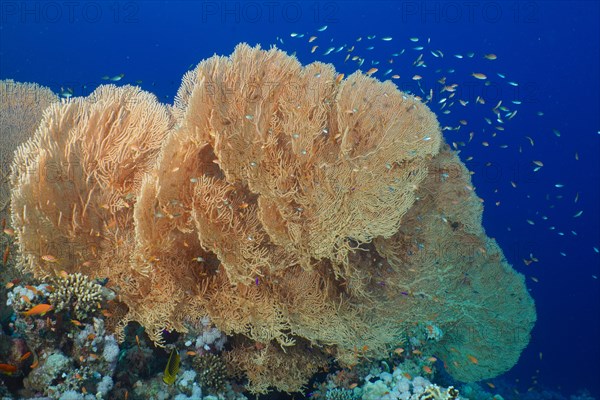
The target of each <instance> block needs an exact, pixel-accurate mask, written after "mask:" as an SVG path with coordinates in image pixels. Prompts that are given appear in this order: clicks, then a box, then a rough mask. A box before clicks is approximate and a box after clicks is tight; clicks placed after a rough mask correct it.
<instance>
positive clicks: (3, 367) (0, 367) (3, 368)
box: [0, 364, 17, 375]
mask: <svg viewBox="0 0 600 400" xmlns="http://www.w3.org/2000/svg"><path fill="white" fill-rule="evenodd" d="M15 372H17V367H15V366H14V365H12V364H0V373H2V374H5V375H12V374H14V373H15Z"/></svg>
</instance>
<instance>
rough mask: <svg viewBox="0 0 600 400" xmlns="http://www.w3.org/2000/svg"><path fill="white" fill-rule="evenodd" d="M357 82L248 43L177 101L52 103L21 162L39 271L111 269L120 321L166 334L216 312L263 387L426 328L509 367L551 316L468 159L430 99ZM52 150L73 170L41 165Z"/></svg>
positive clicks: (294, 386)
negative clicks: (47, 173) (541, 312)
mask: <svg viewBox="0 0 600 400" xmlns="http://www.w3.org/2000/svg"><path fill="white" fill-rule="evenodd" d="M340 78H341V77H340V76H338V75H336V73H335V71H334V69H333V68H332V66H330V65H325V64H321V63H314V64H310V65H308V66H305V67H303V66H301V65H300V64H299V63H298V62H297V60H296V59H294V58H293V57H289V56H287V55H286V54H284V53H283V52H281V51H278V50H276V49H271V50H268V51H264V50H261V49H260V48H250V47H249V46H247V45H240V46H238V47H237V48H236V50H235V52H234V53H233V54H232V55H231V56H230V57H228V58H224V57H216V56H215V57H212V58H210V59H208V60H206V61H204V62H202V63H201V64H200V65H198V67H197V68H196V69H195V70H194V71H191V72H189V73H188V74H186V76H185V77H184V80H183V83H182V87H181V89H180V91H179V93H178V97H177V99H176V102H175V106H174V107H173V108H172V109H171V110H170V111H168V110H167V108H166V107H164V106H162V105H159V104H158V103H157V102H156V100H155V98H154V97H153V96H151V95H149V94H147V93H144V92H141V91H140V90H139V89H135V88H131V87H124V88H115V87H112V86H107V87H100V88H99V89H98V90H97V91H96V92H94V94H93V95H92V96H91V99H92V100H94V101H92V102H89V101H86V100H83V99H75V100H73V101H71V102H69V103H67V104H63V105H59V106H53V107H52V108H51V109H50V111H49V112H47V114H46V117H45V118H44V120H43V121H42V125H41V126H40V129H39V130H38V131H37V133H36V135H35V137H34V138H33V139H32V140H31V141H30V142H28V143H27V144H26V145H24V146H23V147H21V148H20V149H19V152H18V154H17V157H16V160H15V164H14V168H13V171H14V173H13V183H14V186H15V189H14V192H13V204H14V208H13V220H14V221H15V224H16V229H17V233H18V238H19V244H20V247H21V250H22V252H23V254H24V256H25V260H26V261H27V266H28V267H29V268H30V269H31V270H33V271H34V272H36V274H38V275H44V274H49V273H51V272H53V271H54V272H56V270H57V269H58V266H60V268H61V269H65V270H66V271H68V272H77V271H80V272H82V273H86V274H89V275H91V276H107V277H109V278H110V280H109V284H111V285H112V286H113V288H114V289H115V290H118V291H119V297H118V298H119V300H120V301H121V302H122V304H123V308H122V309H121V310H122V311H123V312H122V313H121V314H119V315H120V318H121V319H120V324H119V327H120V328H121V329H122V328H123V326H124V325H125V324H126V323H127V322H128V321H132V320H134V321H138V322H139V323H140V324H142V325H143V326H145V327H146V328H147V330H148V333H149V336H150V337H151V339H153V340H154V341H155V342H157V343H158V344H160V343H161V332H162V331H163V329H169V330H173V329H174V330H178V331H185V329H186V328H185V322H186V320H189V319H192V320H194V319H199V318H202V317H203V316H205V315H208V316H209V317H210V320H211V321H213V323H214V324H215V326H216V327H217V328H218V329H219V330H220V331H222V332H224V333H225V334H227V335H230V336H234V337H236V341H235V345H234V348H233V350H231V351H230V352H228V353H227V356H226V357H227V360H228V363H229V365H230V366H231V367H232V368H233V369H234V370H236V371H238V372H241V373H243V374H245V375H246V376H247V377H248V378H249V381H250V382H249V388H250V389H251V390H252V391H254V392H266V391H267V390H268V388H269V387H275V388H277V389H279V390H285V391H295V390H299V389H300V388H301V387H302V386H303V384H304V383H306V381H307V380H308V379H309V377H310V376H311V375H312V374H313V373H314V372H316V371H317V370H318V369H319V368H321V367H323V366H324V365H326V362H327V359H328V357H329V356H330V355H331V356H334V357H335V358H336V360H337V361H338V362H339V363H340V364H341V365H343V366H351V365H353V364H355V363H356V362H357V361H358V360H359V359H360V358H362V357H368V358H372V357H383V356H384V355H386V354H388V352H389V350H390V349H393V348H394V347H395V346H397V345H398V344H400V343H402V341H403V340H405V339H406V335H407V332H408V331H410V330H411V329H412V328H413V327H414V326H415V324H429V325H431V326H432V327H435V328H436V329H439V332H443V335H441V334H440V335H437V336H436V339H437V341H435V340H432V341H430V342H431V343H429V345H430V346H432V347H433V348H434V349H435V351H436V354H439V356H440V358H442V360H444V361H445V362H446V364H447V366H448V369H449V371H450V372H451V373H452V374H453V375H454V376H455V377H458V378H460V379H464V380H471V379H482V378H485V377H490V376H494V375H497V374H498V373H501V372H503V371H505V370H506V369H508V368H510V367H511V366H512V365H513V364H514V363H515V362H516V360H517V357H518V355H519V353H520V351H521V349H522V348H523V347H524V346H525V345H526V343H527V341H528V335H529V331H530V329H531V327H532V324H533V322H534V321H535V311H534V308H533V302H532V300H531V298H530V297H529V295H528V294H527V292H526V289H525V286H524V283H523V279H522V278H521V277H520V276H519V275H518V274H516V273H515V272H514V271H513V270H512V269H511V268H510V266H509V265H508V264H507V263H506V261H505V260H504V258H503V255H502V252H501V250H500V249H499V247H498V246H497V244H496V243H495V242H494V241H492V240H490V239H488V238H487V237H486V236H485V233H484V231H483V229H482V227H481V211H482V208H481V204H480V201H479V199H478V198H477V197H476V196H475V194H474V193H473V189H472V187H471V186H470V185H471V184H470V177H469V174H468V171H467V170H466V168H465V167H464V165H463V164H462V163H461V162H460V161H459V159H458V158H457V157H456V155H455V154H454V153H452V152H451V151H450V150H449V149H447V148H446V147H444V146H443V144H442V137H441V133H440V129H439V126H438V124H437V121H436V119H435V116H434V115H433V113H431V111H429V110H428V109H427V107H426V106H425V105H423V104H422V103H420V102H419V101H418V99H416V98H414V97H412V96H409V95H406V94H403V93H402V92H400V91H398V90H397V88H396V87H395V86H394V85H393V84H392V83H390V82H386V83H381V82H378V81H377V80H375V79H372V78H370V77H368V76H365V75H363V74H361V73H360V72H358V73H355V74H353V75H351V76H349V77H348V78H346V79H340ZM175 120H176V123H175ZM49 162H54V163H56V164H57V165H64V164H65V162H66V164H67V167H64V168H62V169H61V174H60V176H67V177H72V178H71V179H70V180H68V182H64V181H63V180H56V181H53V182H50V181H48V180H47V179H44V177H42V176H41V170H40V168H39V167H36V166H44V165H46V164H48V163H49ZM24 170H27V171H29V172H30V173H28V174H25V173H24V172H23V171H24ZM33 178H37V179H39V183H37V184H34V183H33ZM59 198H60V199H61V201H60V202H59V201H58V199H59ZM37 199H44V200H45V202H44V201H38V200H37ZM50 243H58V244H57V245H56V248H57V252H56V253H53V252H46V251H45V249H46V248H47V247H48V246H49V244H50ZM65 252H69V254H72V255H73V257H65V256H64V253H65ZM48 254H49V255H51V256H52V257H44V255H48ZM49 260H50V261H49ZM499 280H501V281H502V282H503V285H501V287H498V285H497V282H498V281H499ZM516 328H519V329H521V331H520V332H522V333H523V334H522V335H521V336H520V337H519V338H517V339H516V340H515V339H514V338H513V337H511V336H510V335H509V334H508V332H514V331H515V329H516ZM432 329H433V328H432ZM499 350H500V351H499ZM473 360H476V361H473Z"/></svg>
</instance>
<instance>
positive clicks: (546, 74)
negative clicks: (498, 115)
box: [0, 1, 600, 397]
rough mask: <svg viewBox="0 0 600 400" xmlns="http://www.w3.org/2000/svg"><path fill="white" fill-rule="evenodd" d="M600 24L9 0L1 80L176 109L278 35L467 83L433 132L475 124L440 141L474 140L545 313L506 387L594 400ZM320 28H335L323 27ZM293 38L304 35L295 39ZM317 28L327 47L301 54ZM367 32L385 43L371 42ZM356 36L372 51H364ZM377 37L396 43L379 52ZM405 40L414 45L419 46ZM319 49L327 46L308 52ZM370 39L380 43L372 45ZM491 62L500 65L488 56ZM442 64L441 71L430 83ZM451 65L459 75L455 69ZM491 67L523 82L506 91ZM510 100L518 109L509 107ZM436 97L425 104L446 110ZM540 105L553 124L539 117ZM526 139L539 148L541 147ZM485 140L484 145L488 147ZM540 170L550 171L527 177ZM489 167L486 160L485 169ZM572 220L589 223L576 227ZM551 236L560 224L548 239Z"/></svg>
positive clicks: (507, 12) (536, 8)
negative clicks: (214, 68)
mask: <svg viewBox="0 0 600 400" xmlns="http://www.w3.org/2000/svg"><path fill="white" fill-rule="evenodd" d="M598 21H600V12H599V6H598V3H597V2H595V1H575V2H565V1H536V2H525V1H522V2H508V1H507V2H494V1H489V2H488V1H470V2H467V1H464V2H437V1H428V2H421V1H402V2H391V1H390V2H368V3H367V2H334V1H332V2H324V1H323V2H306V3H299V2H294V1H289V2H288V1H283V2H282V1H272V2H228V3H223V2H191V1H185V2H159V1H143V2H142V1H132V2H112V1H105V2H104V1H103V2H98V1H71V2H53V1H46V2H21V1H2V2H1V3H0V79H8V78H10V79H14V80H17V81H33V82H38V83H40V84H42V85H46V86H50V87H51V88H52V89H53V90H55V91H57V92H59V91H60V88H61V87H63V88H67V87H71V88H73V90H74V92H75V95H85V94H87V93H89V92H90V91H91V90H93V88H94V87H96V86H97V85H98V84H100V83H105V81H102V80H101V77H102V76H104V75H109V76H114V75H117V74H120V73H124V74H125V77H124V78H123V80H122V81H121V82H119V84H122V83H133V82H135V81H136V80H141V81H142V84H141V86H142V87H143V88H144V89H146V90H149V91H152V92H154V93H155V94H156V95H157V96H159V98H160V99H161V100H162V101H165V102H171V101H172V98H173V96H174V94H175V93H176V90H177V88H178V87H179V83H180V80H181V77H182V75H183V73H184V72H185V71H186V70H187V69H189V68H190V66H191V65H192V64H194V65H195V64H196V63H197V62H198V61H200V60H201V59H203V58H206V57H209V56H211V55H213V54H215V53H216V54H222V55H227V54H229V53H230V52H231V51H232V50H233V48H234V46H235V44H236V43H238V42H242V41H245V42H248V43H250V44H257V43H259V44H261V45H262V46H263V47H268V46H269V45H270V44H274V43H276V38H277V37H280V38H282V39H283V43H281V42H278V46H279V47H282V48H284V49H285V50H287V51H289V52H290V53H291V52H293V51H297V54H298V57H299V59H300V61H301V62H303V63H307V62H311V61H314V60H323V61H326V62H334V63H335V65H336V67H337V68H338V69H339V70H340V71H342V72H345V73H346V74H348V73H351V72H352V71H353V70H355V69H356V63H355V62H352V61H349V62H347V63H344V62H343V61H344V57H345V54H347V48H346V49H344V50H343V51H341V52H340V53H334V54H330V55H329V56H325V55H323V52H324V50H325V49H326V48H327V47H329V46H330V45H329V44H328V41H330V40H332V41H333V42H331V43H332V44H331V46H335V47H337V46H341V45H343V44H347V46H352V45H353V44H355V45H356V49H355V51H354V52H353V53H352V54H358V55H360V56H362V57H365V58H366V60H367V61H365V64H364V65H363V66H362V68H361V69H362V70H363V71H366V70H367V69H369V68H370V67H371V64H370V62H371V60H379V61H380V62H381V63H380V64H379V65H378V67H379V69H380V70H379V71H378V72H377V73H376V74H375V76H376V77H379V78H382V75H383V73H384V71H385V70H386V69H387V68H390V67H391V68H394V72H393V73H392V74H394V73H399V74H400V75H401V79H400V80H398V81H396V82H397V83H398V84H399V85H400V86H402V87H405V88H407V89H411V88H412V89H415V90H416V88H417V87H416V86H415V81H413V80H412V79H410V77H412V75H414V74H415V73H419V74H421V75H422V76H423V77H424V79H423V81H422V84H423V87H426V88H429V87H433V88H435V90H436V91H438V90H439V85H438V84H437V83H436V82H435V81H436V80H437V79H439V77H441V76H444V75H445V76H449V79H448V82H449V83H458V84H459V85H460V86H459V88H461V90H460V91H459V92H460V93H459V96H460V98H463V99H468V100H470V102H471V103H470V105H469V106H468V107H466V108H462V107H461V106H459V105H455V106H454V107H453V108H452V110H453V111H452V114H450V115H441V114H440V122H441V124H442V125H452V126H456V125H457V121H458V120H459V119H463V118H464V119H466V120H467V121H468V125H467V126H466V127H464V128H463V129H461V131H459V132H452V131H451V132H446V133H445V134H446V137H447V140H448V141H450V142H452V141H465V142H466V141H467V140H468V132H470V131H474V132H475V138H474V139H473V141H472V142H471V143H469V144H468V145H467V146H466V147H464V148H463V151H462V153H461V156H462V158H463V160H466V159H467V157H469V156H473V157H474V159H473V161H471V162H468V163H467V164H468V165H469V168H470V169H471V170H473V171H474V172H475V175H474V176H473V180H474V185H475V186H476V189H477V193H478V194H479V195H480V196H481V197H482V198H483V199H484V200H485V212H484V226H485V228H486V230H487V232H488V234H489V235H490V236H492V237H495V238H496V239H497V240H498V241H499V243H500V245H501V246H502V247H503V248H504V249H505V253H506V256H507V258H508V260H509V261H510V262H511V263H512V264H513V265H514V266H515V268H517V269H518V270H519V271H520V272H522V273H524V274H526V275H527V276H528V278H527V285H528V287H529V288H530V289H531V293H532V295H533V297H534V298H535V301H536V305H537V310H538V323H537V325H536V328H535V329H534V331H533V339H532V342H531V344H530V346H529V347H528V348H527V349H526V350H525V352H524V353H523V355H522V357H521V360H520V362H519V364H518V365H517V366H516V367H515V368H514V369H513V370H511V371H510V372H509V373H508V374H507V375H506V378H507V380H510V381H511V382H514V380H515V379H519V385H520V387H521V389H527V388H528V387H530V386H533V385H535V382H534V381H536V380H537V382H538V383H537V385H538V386H539V385H542V386H547V387H550V388H553V389H555V390H561V391H562V392H564V393H566V394H568V393H572V392H574V391H575V390H577V389H580V388H588V389H589V390H591V391H592V393H593V394H594V395H595V396H596V397H600V383H599V382H600V379H598V377H599V376H600V367H599V365H600V363H599V360H600V345H599V340H598V339H599V338H600V324H599V320H600V290H599V285H600V280H598V279H594V278H593V277H592V275H595V276H600V266H599V259H600V258H599V254H597V253H596V252H594V250H593V246H596V248H598V247H600V238H599V229H598V227H599V222H600V216H599V212H598V209H599V207H598V205H599V203H600V195H599V190H598V187H597V184H598V181H599V178H600V174H599V161H598V160H599V158H598V156H599V154H600V152H599V147H600V131H599V130H600V122H599V110H600V104H599V93H600V85H599V81H598V79H599V69H600V66H599V60H598V58H599V54H600V46H599V40H600V39H599V38H600V28H599V22H598ZM323 25H328V29H327V30H325V31H324V32H317V31H316V29H317V28H318V27H321V26H323ZM291 32H297V33H305V34H306V36H305V37H304V38H292V37H290V33H291ZM313 34H314V35H316V36H318V39H317V40H316V41H315V42H314V43H311V44H308V43H307V38H308V36H310V35H313ZM368 35H376V38H374V39H372V40H370V41H369V40H368V39H367V36H368ZM359 36H362V37H363V41H362V42H355V40H356V38H357V37H359ZM384 36H391V37H393V40H392V41H390V42H384V41H382V40H381V37H384ZM409 37H419V38H420V41H419V42H418V43H412V42H410V41H409V40H408V38H409ZM426 38H431V44H430V45H428V47H426V49H425V50H424V51H423V54H424V55H425V59H426V60H427V64H428V66H427V68H419V69H415V68H413V67H412V66H411V64H412V62H413V61H414V59H415V58H416V56H417V55H418V54H419V52H418V51H415V50H413V49H412V47H415V46H417V45H422V44H423V43H424V42H426ZM314 44H318V45H319V48H318V50H317V51H316V52H315V53H314V54H311V53H310V48H311V46H312V45H314ZM369 45H374V46H375V48H374V49H373V50H366V47H367V46H369ZM401 49H406V53H405V54H403V55H402V56H398V57H396V59H395V62H394V64H389V63H388V62H387V60H389V59H390V58H392V56H391V54H392V53H394V52H399V51H400V50H401ZM429 49H440V50H442V52H443V53H444V55H445V57H444V58H439V59H436V58H434V57H432V56H431V54H430V53H429ZM470 51H472V52H475V56H474V58H472V59H467V58H465V59H462V60H459V59H457V58H455V57H453V56H452V55H453V54H457V53H460V54H463V55H464V54H466V53H468V52H470ZM485 53H495V54H497V55H498V59H497V60H495V61H489V60H486V59H484V58H483V57H482V55H483V54H485ZM438 68H441V69H442V70H443V71H441V72H439V73H436V72H435V70H436V69H438ZM450 68H452V69H455V70H456V72H455V73H454V74H449V73H448V72H447V70H448V69H450ZM473 72H483V73H485V74H486V75H487V76H488V78H489V79H490V80H491V81H493V82H494V85H493V91H490V90H489V89H490V88H486V87H483V86H482V84H483V82H481V81H476V80H474V79H473V78H472V77H470V74H471V73H473ZM496 72H502V73H505V74H506V75H507V78H506V80H513V81H516V82H518V83H519V86H518V87H513V86H509V85H507V84H506V83H505V80H502V79H501V78H499V77H498V76H497V75H496ZM390 76H391V74H390ZM388 78H389V76H388ZM471 84H478V86H475V87H474V88H475V89H474V90H475V92H474V93H484V97H487V99H488V100H487V101H486V104H485V105H479V106H474V104H473V103H474V100H475V95H472V94H470V93H467V92H466V91H464V89H463V88H467V87H469V85H471ZM417 94H418V93H417ZM446 94H447V93H446ZM436 96H437V95H436ZM440 98H441V96H437V97H436V98H435V100H438V99H440ZM500 99H502V100H504V102H503V104H504V105H506V106H508V107H509V108H510V109H511V110H513V109H515V108H518V110H519V112H518V114H517V116H516V117H515V118H514V119H513V120H511V121H510V122H509V123H506V124H505V125H506V130H505V131H502V132H500V131H498V137H496V138H493V137H492V136H491V134H492V132H493V131H494V130H493V129H492V127H490V126H489V125H487V124H486V123H485V121H484V120H483V117H484V116H485V117H489V118H491V119H492V120H494V115H493V114H492V113H491V111H490V110H491V109H492V108H493V107H494V105H495V104H496V103H497V101H498V100H500ZM515 99H517V100H520V101H522V104H521V105H520V106H515V105H513V104H511V103H510V101H511V100H515ZM434 103H435V104H433V105H432V108H434V110H437V109H439V106H438V105H437V103H436V101H434ZM538 111H541V112H543V113H544V115H543V116H541V117H540V116H538V115H536V112H538ZM496 125H498V124H496V123H494V126H496ZM553 129H557V130H559V131H560V132H561V136H560V137H557V136H556V135H555V134H554V133H553V131H552V130H553ZM525 136H530V137H531V138H532V139H534V141H535V146H534V147H532V146H531V145H530V144H529V141H528V139H526V138H525ZM484 140H485V141H489V143H490V146H489V147H484V146H482V145H481V142H482V141H484ZM499 144H508V145H509V148H508V149H501V148H499V147H498V145H499ZM519 146H521V148H522V152H519V150H518V148H519ZM575 152H578V154H579V158H580V160H579V161H576V160H575V156H574V154H575ZM532 160H540V161H542V162H543V163H544V167H543V168H542V169H541V170H540V171H538V172H536V173H533V172H532V169H533V165H532ZM486 162H492V163H493V166H492V167H485V166H484V164H485V163H486ZM510 181H514V182H515V183H516V184H517V187H516V188H513V187H512V186H511V184H510ZM556 183H561V184H564V187H563V188H557V187H555V186H554V185H555V184H556ZM496 191H497V192H496ZM576 193H579V202H578V203H577V204H575V203H574V198H575V196H576ZM561 196H562V197H561ZM496 201H500V202H501V203H500V206H498V207H497V206H495V204H494V203H495V202H496ZM579 210H583V211H584V212H583V214H582V216H581V217H579V218H574V217H573V215H574V214H575V213H576V212H577V211H579ZM543 216H547V217H548V219H547V220H544V219H543V218H542V217H543ZM526 219H529V220H531V221H532V222H534V223H535V225H530V224H529V223H527V222H526ZM552 226H554V227H556V229H555V230H550V227H552ZM572 231H574V232H575V233H576V235H575V234H574V233H573V232H572ZM558 232H563V233H564V236H561V235H560V234H559V233H558ZM560 252H564V253H565V254H566V256H562V255H561V254H560ZM530 253H533V256H534V257H536V258H537V259H539V262H537V263H533V264H531V265H529V266H526V265H525V264H524V263H523V261H522V259H523V258H529V257H530ZM531 276H534V277H536V278H537V279H538V280H539V282H537V283H536V282H534V281H533V280H532V279H530V278H529V277H531ZM540 352H542V353H543V357H542V359H540ZM496 382H497V381H496Z"/></svg>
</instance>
